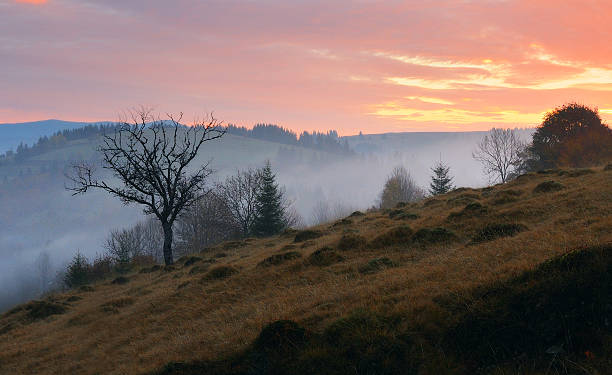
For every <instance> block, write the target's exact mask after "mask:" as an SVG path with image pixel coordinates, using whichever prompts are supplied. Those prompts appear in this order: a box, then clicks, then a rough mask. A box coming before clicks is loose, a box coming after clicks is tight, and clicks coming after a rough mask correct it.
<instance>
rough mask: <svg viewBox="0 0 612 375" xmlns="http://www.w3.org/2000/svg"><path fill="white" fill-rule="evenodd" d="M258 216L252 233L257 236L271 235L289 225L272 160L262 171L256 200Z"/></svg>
mask: <svg viewBox="0 0 612 375" xmlns="http://www.w3.org/2000/svg"><path fill="white" fill-rule="evenodd" d="M255 211H256V216H255V220H254V222H253V228H252V231H251V232H252V233H253V234H254V235H256V236H271V235H274V234H277V233H280V232H281V231H282V230H284V229H285V228H286V227H287V222H286V219H285V207H284V205H283V193H282V191H281V190H280V189H279V187H278V184H277V183H276V176H275V175H274V173H272V167H271V166H270V162H269V161H268V162H267V163H266V166H265V167H264V168H263V169H262V171H261V188H260V189H259V191H258V193H257V197H256V202H255Z"/></svg>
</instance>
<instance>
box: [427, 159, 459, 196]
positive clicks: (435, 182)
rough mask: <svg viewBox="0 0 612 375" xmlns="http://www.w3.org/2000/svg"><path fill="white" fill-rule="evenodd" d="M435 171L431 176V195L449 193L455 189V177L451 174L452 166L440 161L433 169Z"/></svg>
mask: <svg viewBox="0 0 612 375" xmlns="http://www.w3.org/2000/svg"><path fill="white" fill-rule="evenodd" d="M431 170H432V172H433V173H434V174H433V176H431V183H430V184H429V192H430V193H431V195H438V194H444V193H448V192H449V191H450V190H452V189H453V178H452V177H450V175H449V173H448V172H449V170H450V168H449V167H448V166H447V165H445V164H444V163H442V162H438V164H436V166H435V168H432V169H431Z"/></svg>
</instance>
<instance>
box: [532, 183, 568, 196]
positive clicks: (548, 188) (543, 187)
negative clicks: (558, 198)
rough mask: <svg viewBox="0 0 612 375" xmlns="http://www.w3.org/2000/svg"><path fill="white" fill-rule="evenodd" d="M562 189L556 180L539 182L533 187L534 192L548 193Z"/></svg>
mask: <svg viewBox="0 0 612 375" xmlns="http://www.w3.org/2000/svg"><path fill="white" fill-rule="evenodd" d="M562 189H563V185H561V184H560V183H558V182H556V181H552V180H549V181H544V182H542V183H540V184H539V185H538V186H536V187H535V189H533V192H534V193H550V192H554V191H559V190H562Z"/></svg>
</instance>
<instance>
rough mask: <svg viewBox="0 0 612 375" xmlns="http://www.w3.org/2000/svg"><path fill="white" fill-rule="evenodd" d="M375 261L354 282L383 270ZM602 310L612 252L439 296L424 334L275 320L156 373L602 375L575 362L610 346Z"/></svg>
mask: <svg viewBox="0 0 612 375" xmlns="http://www.w3.org/2000/svg"><path fill="white" fill-rule="evenodd" d="M381 259H385V258H381ZM381 259H375V260H373V261H372V262H370V263H371V265H370V266H368V267H367V268H366V267H364V270H365V272H364V273H370V272H375V270H376V269H378V268H379V267H390V266H393V263H392V262H391V261H389V260H388V259H387V260H381ZM611 301H612V245H600V246H594V247H588V248H581V249H576V250H574V251H571V252H568V253H567V254H565V255H562V256H559V257H556V258H553V259H551V260H549V261H547V262H544V263H542V264H540V265H539V266H538V267H536V268H535V269H534V270H532V271H526V272H524V273H522V274H520V275H518V276H516V277H513V278H509V279H506V280H502V281H499V282H497V283H494V284H490V285H484V286H482V287H478V288H475V289H473V290H471V291H470V292H469V293H468V294H467V295H464V296H461V297H460V296H458V295H456V294H451V295H447V296H443V297H440V298H438V299H437V302H436V306H437V307H431V308H437V309H438V310H437V311H436V313H435V314H432V315H431V319H432V320H433V321H431V322H430V324H427V325H420V324H418V323H416V322H412V321H408V320H406V319H405V318H404V317H403V316H402V314H397V313H377V312H374V311H368V310H356V311H354V312H352V313H351V314H349V315H347V316H346V317H344V318H341V319H339V320H337V321H336V322H334V323H333V324H331V325H330V326H329V327H327V328H326V329H325V330H324V331H323V332H321V333H317V332H311V331H308V330H306V329H305V328H303V327H301V326H300V325H299V324H297V323H295V322H292V321H286V320H284V321H277V322H273V323H270V324H269V325H267V326H266V327H264V328H263V329H262V331H261V333H260V335H259V337H258V338H257V339H256V340H255V341H254V342H253V344H252V345H251V346H250V347H249V348H247V349H246V350H245V351H244V352H241V353H238V354H236V355H234V356H232V357H228V358H226V359H222V360H218V361H211V362H194V363H170V364H168V365H167V366H166V367H165V368H164V369H163V370H161V371H160V372H158V374H201V373H213V372H214V373H218V374H312V373H325V374H346V373H354V374H417V373H434V372H440V371H442V372H444V373H462V374H463V373H466V374H467V373H493V372H495V371H498V372H499V371H501V372H500V373H504V372H505V371H510V372H511V373H526V372H534V371H542V372H550V371H554V372H557V373H559V372H560V371H561V372H562V373H576V374H578V373H584V372H585V371H586V372H587V373H604V372H605V371H604V369H605V368H607V367H605V366H606V365H608V363H607V361H606V360H605V359H603V358H602V360H591V361H590V362H588V363H587V364H584V361H585V359H593V358H597V357H596V356H595V355H594V354H592V353H594V352H595V353H597V352H599V351H601V350H605V347H606V345H609V342H610V339H612V327H611V326H610V324H609V322H608V319H609V315H610V313H612V310H611V307H610V302H611ZM578 363H580V364H578ZM598 371H602V372H598Z"/></svg>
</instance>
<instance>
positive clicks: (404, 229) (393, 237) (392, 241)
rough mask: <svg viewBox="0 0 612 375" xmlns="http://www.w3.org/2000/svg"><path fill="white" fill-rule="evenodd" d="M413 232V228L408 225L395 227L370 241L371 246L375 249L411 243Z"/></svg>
mask: <svg viewBox="0 0 612 375" xmlns="http://www.w3.org/2000/svg"><path fill="white" fill-rule="evenodd" d="M413 233H414V232H413V230H412V229H411V228H410V227H409V226H407V225H402V226H399V227H395V228H392V229H389V230H387V231H386V232H385V233H383V234H381V235H379V236H378V237H375V238H374V239H373V240H372V241H370V244H369V246H370V247H371V248H373V249H380V248H383V247H389V246H398V245H407V244H409V243H410V240H411V238H412V234H413Z"/></svg>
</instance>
